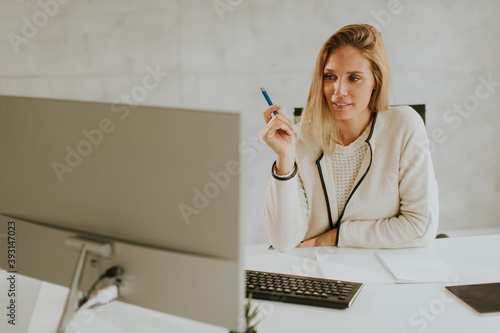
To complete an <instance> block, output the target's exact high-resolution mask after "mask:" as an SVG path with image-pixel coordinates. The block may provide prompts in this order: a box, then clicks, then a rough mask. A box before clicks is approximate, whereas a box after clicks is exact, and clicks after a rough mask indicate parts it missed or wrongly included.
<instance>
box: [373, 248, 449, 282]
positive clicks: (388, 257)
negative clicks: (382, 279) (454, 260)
mask: <svg viewBox="0 0 500 333" xmlns="http://www.w3.org/2000/svg"><path fill="white" fill-rule="evenodd" d="M375 256H376V257H377V258H378V259H379V260H380V263H381V264H382V265H383V266H384V267H385V269H386V270H387V272H388V273H389V274H391V276H392V277H393V278H394V280H395V281H396V283H422V282H454V281H458V277H457V275H456V274H455V273H454V272H453V271H452V270H451V269H450V268H449V267H448V265H446V263H445V262H444V261H443V260H442V259H441V258H440V257H439V256H437V255H436V254H434V253H432V252H427V253H418V254H391V253H380V252H375Z"/></svg>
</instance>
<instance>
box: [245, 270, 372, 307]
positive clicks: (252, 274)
mask: <svg viewBox="0 0 500 333" xmlns="http://www.w3.org/2000/svg"><path fill="white" fill-rule="evenodd" d="M362 287H363V284H362V283H357V282H349V281H339V280H330V279H320V278H312V277H305V276H297V275H288V274H279V273H270V272H261V271H252V270H247V271H246V295H247V297H248V295H249V294H250V293H252V298H254V299H263V300H268V301H274V302H283V303H294V304H303V305H312V306H320V307H325V308H336V309H345V308H348V307H349V306H350V305H351V304H352V302H353V301H354V299H355V298H356V296H357V295H358V293H359V291H360V290H361V288H362Z"/></svg>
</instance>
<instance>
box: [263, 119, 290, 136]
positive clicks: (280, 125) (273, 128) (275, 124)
mask: <svg viewBox="0 0 500 333" xmlns="http://www.w3.org/2000/svg"><path fill="white" fill-rule="evenodd" d="M281 118H284V116H283V115H278V116H276V117H275V119H273V120H272V121H270V122H268V123H267V125H266V126H265V127H264V132H265V139H267V140H270V139H272V138H273V137H274V136H275V135H276V134H278V133H279V132H280V131H282V132H284V133H286V134H287V135H290V136H291V135H293V127H292V126H290V125H291V124H289V122H286V121H283V120H282V119H281ZM285 120H288V119H286V118H285Z"/></svg>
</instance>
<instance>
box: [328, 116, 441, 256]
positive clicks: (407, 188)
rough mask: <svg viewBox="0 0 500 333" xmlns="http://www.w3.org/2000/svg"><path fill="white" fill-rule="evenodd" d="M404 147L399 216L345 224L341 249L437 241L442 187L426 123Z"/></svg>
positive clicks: (387, 246) (407, 140)
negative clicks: (436, 174) (439, 189)
mask: <svg viewBox="0 0 500 333" xmlns="http://www.w3.org/2000/svg"><path fill="white" fill-rule="evenodd" d="M402 148H403V151H402V154H401V159H400V166H399V177H398V182H399V188H398V191H399V198H400V203H399V214H398V215H396V216H392V217H387V218H383V219H377V220H371V221H370V220H368V221H367V220H363V221H359V220H358V221H342V222H341V223H340V229H339V238H338V244H337V245H338V246H340V247H364V248H401V247H419V246H427V245H429V244H430V243H431V242H432V240H433V239H434V238H435V236H436V232H437V227H438V219H439V199H438V187H437V182H436V178H435V175H434V169H433V166H432V160H431V155H430V150H429V141H428V138H427V134H426V131H425V127H424V125H423V123H421V122H420V126H416V128H413V129H412V131H410V133H409V135H408V137H407V139H406V140H405V142H404V143H403V145H402ZM381 195H383V194H381Z"/></svg>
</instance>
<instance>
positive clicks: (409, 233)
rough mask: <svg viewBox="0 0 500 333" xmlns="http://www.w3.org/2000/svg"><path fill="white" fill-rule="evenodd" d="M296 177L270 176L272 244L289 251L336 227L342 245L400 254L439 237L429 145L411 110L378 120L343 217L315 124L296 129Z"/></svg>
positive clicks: (267, 211)
mask: <svg viewBox="0 0 500 333" xmlns="http://www.w3.org/2000/svg"><path fill="white" fill-rule="evenodd" d="M295 135H296V139H297V140H296V163H297V168H298V170H297V171H298V172H297V173H296V174H295V176H294V177H292V178H291V179H289V180H278V179H276V178H275V177H272V178H271V180H270V182H269V185H268V189H267V193H266V203H265V207H264V228H265V231H266V234H267V236H268V239H269V240H270V242H271V244H272V245H273V246H274V247H275V248H276V249H277V250H279V251H282V252H284V251H288V250H290V249H292V248H294V247H296V246H297V245H298V244H300V242H301V241H303V240H307V239H311V238H314V237H316V236H319V235H321V234H323V233H324V232H326V231H328V230H330V229H332V228H338V235H337V237H338V239H337V244H336V245H337V246H340V247H365V248H400V247H416V246H426V245H428V244H429V243H430V242H431V241H432V240H433V239H434V237H435V234H436V231H437V226H438V216H439V203H438V189H437V183H436V179H435V176H434V170H433V167H432V161H431V156H430V152H429V145H428V138H427V134H426V131H425V126H424V124H423V121H422V119H421V118H420V116H419V115H418V114H417V113H416V112H415V111H414V110H413V109H411V108H410V107H406V106H405V107H390V108H389V109H388V110H383V111H379V112H377V113H376V114H375V116H374V119H373V121H372V124H371V127H370V133H369V136H368V138H367V140H366V142H365V143H364V144H365V145H366V147H367V149H366V153H365V155H364V158H363V161H362V163H361V167H360V169H359V172H358V173H357V175H356V179H355V181H354V187H353V189H352V191H351V193H350V196H349V198H348V200H347V203H346V206H345V209H344V210H343V211H342V210H341V209H339V208H338V207H337V206H338V205H337V198H336V193H337V185H336V182H335V180H334V176H333V175H334V172H335V170H333V163H332V156H327V155H325V154H323V152H322V150H321V148H320V147H319V146H317V145H316V144H315V143H314V140H313V138H312V136H311V129H310V125H309V124H298V125H296V126H295Z"/></svg>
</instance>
